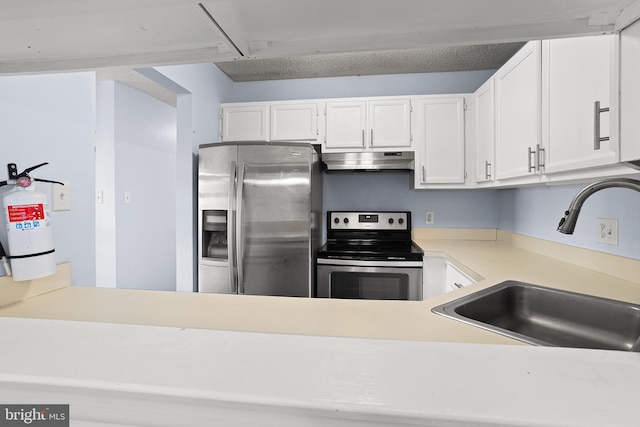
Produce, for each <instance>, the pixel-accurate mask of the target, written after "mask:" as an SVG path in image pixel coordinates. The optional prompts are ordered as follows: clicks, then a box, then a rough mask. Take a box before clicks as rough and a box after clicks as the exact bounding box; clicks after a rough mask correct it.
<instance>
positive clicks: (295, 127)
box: [270, 103, 318, 141]
mask: <svg viewBox="0 0 640 427" xmlns="http://www.w3.org/2000/svg"><path fill="white" fill-rule="evenodd" d="M270 116H271V129H270V134H271V141H292V140H312V141H315V140H317V139H318V106H317V105H316V104H299V103H295V104H276V105H272V106H271V110H270Z"/></svg>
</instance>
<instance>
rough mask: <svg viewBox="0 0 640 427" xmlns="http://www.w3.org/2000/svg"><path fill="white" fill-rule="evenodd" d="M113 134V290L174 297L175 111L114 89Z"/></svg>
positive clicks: (131, 91) (120, 86)
mask: <svg viewBox="0 0 640 427" xmlns="http://www.w3.org/2000/svg"><path fill="white" fill-rule="evenodd" d="M114 128H115V147H114V148H115V159H114V160H115V171H116V174H115V177H114V179H115V194H116V200H115V219H116V273H117V275H116V283H117V287H118V288H127V289H153V290H165V291H175V290H176V263H175V259H176V235H175V229H176V205H175V203H176V109H175V108H174V107H172V106H170V105H168V104H165V103H164V102H161V101H159V100H157V99H155V98H153V97H151V96H148V95H146V94H144V93H142V92H140V91H138V90H136V89H132V88H130V87H129V86H126V85H124V84H122V83H116V84H115V120H114ZM125 192H129V193H130V194H131V203H128V204H127V203H125V201H124V193H125Z"/></svg>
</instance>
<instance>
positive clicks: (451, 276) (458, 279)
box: [445, 262, 475, 292]
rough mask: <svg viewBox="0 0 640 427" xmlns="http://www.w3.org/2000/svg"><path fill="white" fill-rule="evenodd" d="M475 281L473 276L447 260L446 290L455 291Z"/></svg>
mask: <svg viewBox="0 0 640 427" xmlns="http://www.w3.org/2000/svg"><path fill="white" fill-rule="evenodd" d="M474 283H475V281H474V280H473V279H472V278H471V277H469V276H467V275H466V274H465V273H463V272H462V270H460V269H459V268H458V267H456V266H455V265H454V264H452V263H451V262H447V272H446V289H445V292H451V291H455V290H456V289H460V288H463V287H465V286H469V285H472V284H474Z"/></svg>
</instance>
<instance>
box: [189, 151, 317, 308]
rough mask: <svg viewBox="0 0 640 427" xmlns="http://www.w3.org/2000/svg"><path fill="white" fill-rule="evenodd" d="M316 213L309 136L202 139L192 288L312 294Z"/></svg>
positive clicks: (313, 160) (314, 156) (314, 159)
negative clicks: (257, 139) (195, 282)
mask: <svg viewBox="0 0 640 427" xmlns="http://www.w3.org/2000/svg"><path fill="white" fill-rule="evenodd" d="M321 213H322V170H321V162H320V156H319V154H318V152H317V151H316V150H315V149H314V147H313V146H312V145H311V144H309V143H303V142H287V143H265V142H237V143H233V142H225V143H214V144H206V145H201V146H200V152H199V167H198V291H199V292H213V293H224V294H235V293H238V294H249V295H280V296H299V297H310V296H313V292H314V281H315V254H316V251H317V249H318V247H319V244H320V233H321V225H322V224H321V221H322V220H321V218H322V215H321Z"/></svg>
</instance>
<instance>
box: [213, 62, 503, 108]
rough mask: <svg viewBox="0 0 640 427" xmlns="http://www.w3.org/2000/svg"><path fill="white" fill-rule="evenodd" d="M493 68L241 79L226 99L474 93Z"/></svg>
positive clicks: (244, 100) (291, 98) (278, 99)
mask: <svg viewBox="0 0 640 427" xmlns="http://www.w3.org/2000/svg"><path fill="white" fill-rule="evenodd" d="M494 71H495V70H485V71H458V72H451V73H421V74H401V75H399V74H391V75H380V76H352V77H331V78H319V79H295V80H269V81H262V82H241V83H234V84H233V88H232V92H231V99H224V100H223V102H251V101H280V100H282V101H289V100H294V99H318V98H347V97H356V96H400V95H431V94H441V93H471V92H475V90H476V89H477V88H479V87H480V85H481V84H482V83H484V82H485V81H487V79H488V78H489V77H490V76H491V75H492V74H493V73H494Z"/></svg>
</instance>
